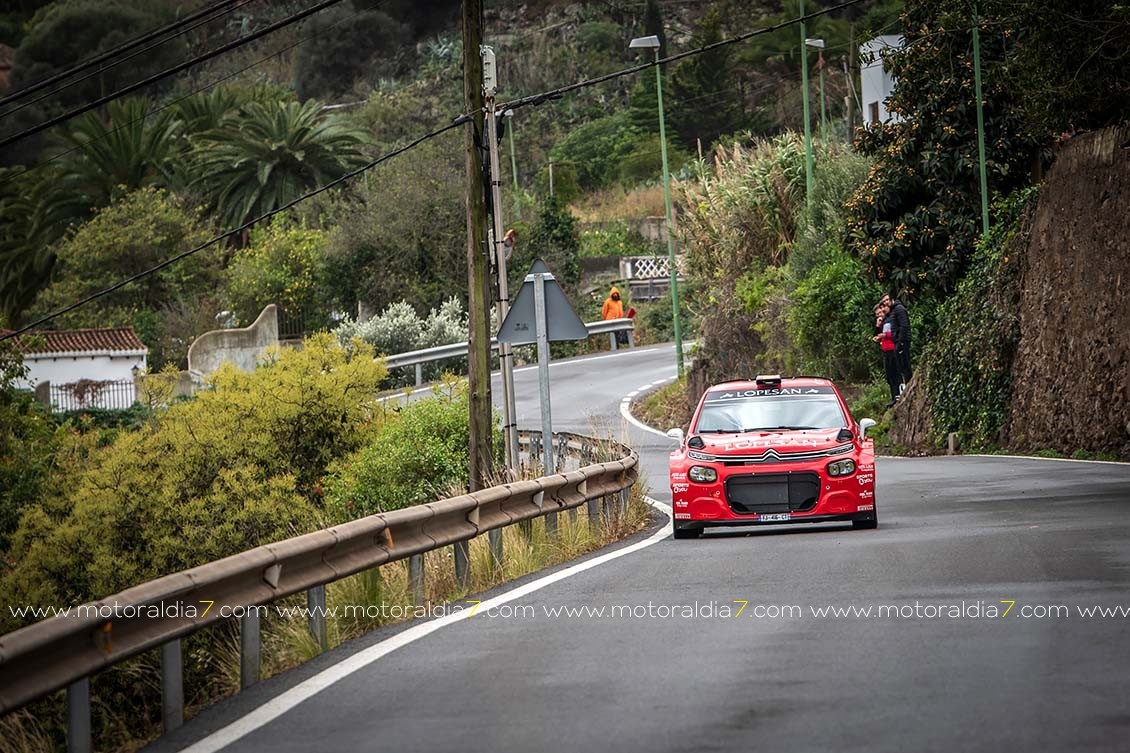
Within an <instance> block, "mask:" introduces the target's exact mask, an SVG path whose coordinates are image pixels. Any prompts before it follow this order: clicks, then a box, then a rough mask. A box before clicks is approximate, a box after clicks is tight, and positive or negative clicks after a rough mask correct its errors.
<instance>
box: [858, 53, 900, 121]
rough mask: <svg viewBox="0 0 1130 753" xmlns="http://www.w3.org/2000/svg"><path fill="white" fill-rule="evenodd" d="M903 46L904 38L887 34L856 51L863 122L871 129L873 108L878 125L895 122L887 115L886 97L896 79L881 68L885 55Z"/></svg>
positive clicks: (893, 118)
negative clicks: (874, 106) (875, 111)
mask: <svg viewBox="0 0 1130 753" xmlns="http://www.w3.org/2000/svg"><path fill="white" fill-rule="evenodd" d="M902 46H903V38H902V36H901V35H898V34H887V35H885V36H881V37H875V38H874V39H872V40H870V41H868V42H864V43H863V44H862V45H860V47H859V66H860V69H859V79H860V89H861V90H862V103H863V122H864V123H865V124H866V125H871V123H872V122H873V121H874V109H875V108H873V107H872V104H877V105H878V116H879V117H878V119H879V121H880V122H883V123H886V122H889V121H895V120H898V116H897V115H892V114H891V113H889V112H888V111H887V97H889V96H891V90H892V89H894V87H895V79H894V76H892V75H891V74H890V73H888V72H887V70H886V68H884V66H883V57H882V54H883V53H884V52H889V51H890V50H893V49H898V48H900V47H902Z"/></svg>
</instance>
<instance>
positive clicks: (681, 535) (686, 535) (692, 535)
mask: <svg viewBox="0 0 1130 753" xmlns="http://www.w3.org/2000/svg"><path fill="white" fill-rule="evenodd" d="M700 535H702V529H701V528H698V527H697V526H696V527H694V528H680V527H679V526H678V524H676V525H675V538H677V539H697V538H698V537H699V536H700Z"/></svg>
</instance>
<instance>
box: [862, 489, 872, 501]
mask: <svg viewBox="0 0 1130 753" xmlns="http://www.w3.org/2000/svg"><path fill="white" fill-rule="evenodd" d="M874 497H875V492H873V491H870V490H866V491H862V492H860V493H859V498H860V499H873V498H874Z"/></svg>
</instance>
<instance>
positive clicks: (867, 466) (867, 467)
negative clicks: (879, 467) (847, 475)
mask: <svg viewBox="0 0 1130 753" xmlns="http://www.w3.org/2000/svg"><path fill="white" fill-rule="evenodd" d="M859 472H860V473H874V472H875V464H874V463H862V464H860V466H859Z"/></svg>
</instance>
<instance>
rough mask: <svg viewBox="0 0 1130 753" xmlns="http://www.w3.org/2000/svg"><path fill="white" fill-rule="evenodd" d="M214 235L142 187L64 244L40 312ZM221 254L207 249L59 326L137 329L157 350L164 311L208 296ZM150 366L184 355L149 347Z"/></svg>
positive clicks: (156, 191) (163, 196)
mask: <svg viewBox="0 0 1130 753" xmlns="http://www.w3.org/2000/svg"><path fill="white" fill-rule="evenodd" d="M207 238H208V233H207V232H206V231H205V230H204V228H203V227H201V225H200V223H199V219H198V218H197V216H196V214H195V213H194V212H193V211H191V210H189V209H186V208H185V207H183V206H182V205H181V204H180V203H179V202H178V201H177V200H175V199H174V198H173V197H172V196H170V195H169V194H168V193H167V192H165V191H164V190H162V189H156V188H144V189H141V190H139V191H135V192H133V193H131V194H129V195H128V196H125V197H123V198H122V199H121V200H120V201H118V202H115V203H114V204H111V205H110V206H109V207H106V208H104V209H102V210H101V211H99V212H98V213H97V214H96V215H95V216H94V217H93V218H91V219H90V221H88V222H87V223H85V224H84V225H82V226H81V227H80V228H78V230H77V231H75V233H74V234H73V235H72V236H71V237H69V238H67V239H66V240H65V241H63V242H62V243H61V244H60V245H59V246H58V251H57V253H58V267H59V269H58V271H57V276H56V282H54V283H53V284H52V285H51V286H50V287H49V288H48V289H47V290H45V291H44V292H43V294H42V295H41V297H40V300H39V302H38V304H37V307H36V311H37V313H41V314H42V313H47V312H49V311H51V310H54V309H56V308H59V307H62V306H64V305H66V304H69V303H72V302H74V301H76V300H78V299H80V298H84V297H86V296H88V295H90V294H91V293H94V292H97V291H99V290H102V289H104V288H106V287H109V286H110V285H112V284H113V283H116V282H118V281H120V280H122V279H123V278H126V277H129V276H130V275H133V274H135V273H136V272H138V271H139V270H142V269H147V268H149V267H151V266H154V265H155V264H157V263H159V262H163V261H166V260H168V259H170V258H172V257H173V256H175V255H176V254H178V253H181V252H182V251H186V250H188V249H190V248H192V247H194V246H196V245H199V244H200V243H202V242H204V241H205V240H207ZM217 266H218V265H217V263H216V257H215V255H214V253H213V254H212V255H209V253H208V252H207V251H204V252H201V253H198V254H195V255H193V256H190V257H188V258H186V259H183V260H181V261H179V262H177V263H176V264H174V265H172V266H169V267H166V268H165V269H163V270H161V271H160V272H157V273H156V274H152V275H149V276H148V277H145V278H143V279H142V280H139V281H138V282H135V283H132V284H130V285H127V286H125V287H123V288H121V289H120V290H118V291H115V292H114V293H111V294H110V295H107V296H105V297H103V298H99V299H97V300H96V301H94V302H92V303H91V304H89V305H87V306H85V307H83V308H80V309H78V310H76V311H74V312H72V313H70V314H67V315H65V316H62V317H59V318H58V319H56V320H54V324H55V326H59V327H106V326H132V327H134V328H135V329H137V331H138V334H139V336H140V337H141V339H142V341H143V342H145V343H146V344H148V345H150V347H151V348H153V346H154V344H155V343H156V342H157V340H158V339H159V338H160V336H161V335H162V321H161V319H162V312H163V311H164V310H165V309H166V307H168V306H170V305H172V304H175V303H177V302H184V301H192V300H195V299H198V298H200V297H202V296H205V295H208V294H209V293H210V292H211V291H213V290H214V289H215V287H216V285H217V275H216V269H217ZM150 355H151V359H150V360H151V362H152V363H154V364H155V365H161V364H163V363H164V361H165V359H173V360H177V359H179V358H181V357H183V355H184V353H165V352H162V351H160V350H151V354H150Z"/></svg>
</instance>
